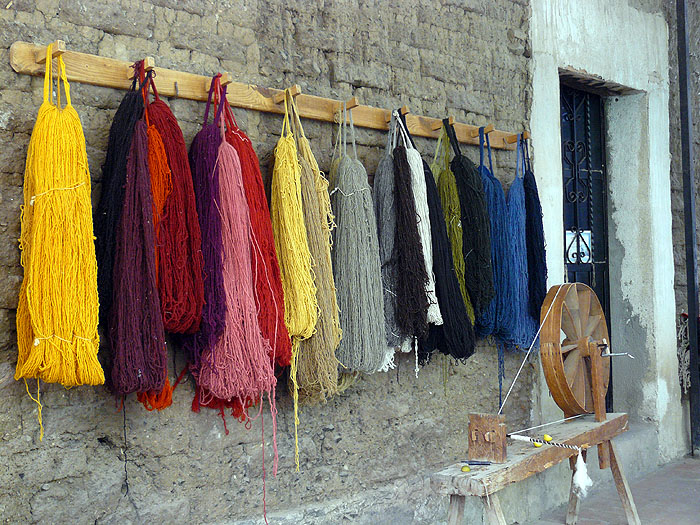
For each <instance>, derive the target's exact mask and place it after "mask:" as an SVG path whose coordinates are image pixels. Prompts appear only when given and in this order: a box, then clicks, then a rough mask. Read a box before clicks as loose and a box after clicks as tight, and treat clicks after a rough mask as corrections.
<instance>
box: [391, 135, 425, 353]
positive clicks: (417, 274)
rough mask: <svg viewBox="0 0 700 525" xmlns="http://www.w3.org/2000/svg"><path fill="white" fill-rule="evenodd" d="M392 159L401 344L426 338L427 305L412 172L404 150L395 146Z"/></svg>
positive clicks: (397, 298)
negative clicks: (414, 339)
mask: <svg viewBox="0 0 700 525" xmlns="http://www.w3.org/2000/svg"><path fill="white" fill-rule="evenodd" d="M393 157H394V195H395V204H396V232H395V236H394V253H393V258H394V259H395V260H396V264H397V274H398V277H399V278H398V282H397V286H396V299H395V301H396V322H397V325H398V328H399V331H400V333H401V335H402V336H403V338H404V340H406V339H408V340H411V339H413V338H418V339H423V338H424V337H425V336H426V335H427V334H428V306H429V304H430V302H429V300H428V296H427V294H426V287H427V286H428V272H427V270H426V267H425V257H424V256H423V247H422V245H421V240H420V235H419V233H418V223H417V215H416V204H415V199H414V198H413V187H412V184H411V168H410V165H409V163H408V158H407V156H406V147H405V146H403V145H398V146H396V148H394V154H393ZM409 350H410V348H409Z"/></svg>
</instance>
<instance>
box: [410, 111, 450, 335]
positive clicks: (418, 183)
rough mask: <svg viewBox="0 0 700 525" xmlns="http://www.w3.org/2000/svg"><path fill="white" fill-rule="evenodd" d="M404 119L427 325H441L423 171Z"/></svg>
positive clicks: (418, 154) (419, 157) (421, 162)
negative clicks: (422, 271) (426, 307)
mask: <svg viewBox="0 0 700 525" xmlns="http://www.w3.org/2000/svg"><path fill="white" fill-rule="evenodd" d="M405 121H406V117H405V116H404V115H403V114H401V113H399V133H400V134H401V136H402V138H403V141H404V144H405V146H406V159H407V160H408V165H409V167H410V172H411V189H412V190H413V200H414V202H415V207H416V219H417V221H418V222H417V225H418V235H419V236H420V242H421V248H422V249H423V261H424V263H425V271H426V273H427V275H428V282H427V284H426V285H425V293H426V296H427V297H428V323H430V324H434V325H441V324H442V314H441V313H440V305H439V304H438V299H437V295H436V293H435V274H434V273H433V245H432V242H433V241H432V236H431V233H430V211H429V210H428V197H427V190H426V187H425V170H424V169H423V160H422V159H421V156H420V153H418V150H417V149H416V148H415V146H414V144H413V139H412V138H411V137H410V135H409V134H408V126H407V125H406V122H405Z"/></svg>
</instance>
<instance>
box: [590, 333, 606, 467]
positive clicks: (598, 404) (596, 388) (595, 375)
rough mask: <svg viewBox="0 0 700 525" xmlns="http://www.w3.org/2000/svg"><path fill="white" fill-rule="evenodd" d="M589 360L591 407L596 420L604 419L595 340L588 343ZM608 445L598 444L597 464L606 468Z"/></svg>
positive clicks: (603, 387)
mask: <svg viewBox="0 0 700 525" xmlns="http://www.w3.org/2000/svg"><path fill="white" fill-rule="evenodd" d="M588 348H589V356H590V357H589V358H590V360H591V382H592V383H593V408H594V410H595V418H596V421H604V420H605V416H606V414H605V386H604V385H603V362H602V361H603V358H602V357H601V356H600V349H599V348H598V344H597V343H596V342H592V343H588ZM608 450H609V447H608V445H607V444H606V443H601V444H600V445H598V466H599V467H600V468H601V469H606V468H608V467H609V466H610V455H609V453H608Z"/></svg>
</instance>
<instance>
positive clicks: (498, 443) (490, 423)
mask: <svg viewBox="0 0 700 525" xmlns="http://www.w3.org/2000/svg"><path fill="white" fill-rule="evenodd" d="M468 434H469V435H468V444H469V450H468V457H469V459H470V460H481V461H491V462H493V463H505V461H506V449H507V447H508V443H507V442H506V417H505V416H504V415H503V414H469V427H468Z"/></svg>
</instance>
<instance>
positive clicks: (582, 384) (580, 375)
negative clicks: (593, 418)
mask: <svg viewBox="0 0 700 525" xmlns="http://www.w3.org/2000/svg"><path fill="white" fill-rule="evenodd" d="M581 361H582V360H581V359H579V366H578V367H576V374H575V375H574V382H573V384H572V385H571V390H573V392H574V397H575V398H576V401H578V402H579V404H581V405H584V403H585V400H586V372H585V367H584V366H583V363H582V362H581ZM584 406H585V405H584Z"/></svg>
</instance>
